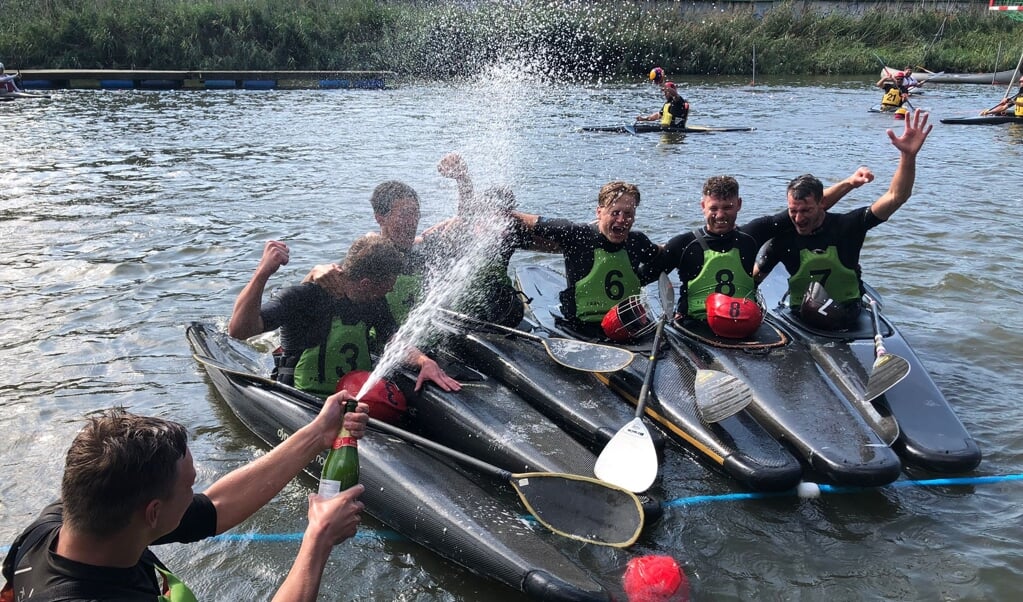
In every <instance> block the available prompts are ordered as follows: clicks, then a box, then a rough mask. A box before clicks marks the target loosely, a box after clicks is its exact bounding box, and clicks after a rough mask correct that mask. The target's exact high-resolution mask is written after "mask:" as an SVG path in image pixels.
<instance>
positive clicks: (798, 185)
mask: <svg viewBox="0 0 1023 602" xmlns="http://www.w3.org/2000/svg"><path fill="white" fill-rule="evenodd" d="M786 191H787V192H788V193H789V194H790V195H792V198H794V199H796V200H797V201H806V200H811V201H817V202H818V203H819V202H821V201H822V200H824V184H821V181H820V180H818V179H817V178H816V177H814V176H813V175H811V174H803V175H801V176H799V177H798V178H794V179H793V180H792V181H790V182H789V186H788V188H786Z"/></svg>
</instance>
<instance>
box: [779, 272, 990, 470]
mask: <svg viewBox="0 0 1023 602" xmlns="http://www.w3.org/2000/svg"><path fill="white" fill-rule="evenodd" d="M786 290H787V284H786V280H785V277H784V276H783V275H777V276H771V277H769V278H767V279H766V280H765V281H764V282H763V283H762V284H761V291H762V292H763V294H764V296H765V298H766V299H778V300H779V301H778V303H777V304H776V305H775V306H774V307H769V312H768V313H769V315H770V318H771V319H772V320H773V321H776V322H777V323H780V324H784V326H785V327H786V328H787V329H788V331H789V332H791V333H792V335H793V336H794V337H795V338H796V340H797V341H798V342H799V343H800V344H801V345H803V346H805V347H806V348H807V349H809V351H810V353H811V354H812V355H813V356H814V357H815V358H816V359H817V360H818V364H819V366H820V368H821V370H823V371H824V373H825V374H827V375H828V376H829V377H830V378H832V379H833V381H834V382H835V383H836V384H837V386H838V387H839V388H840V389H842V390H844V391H846V393H847V396H848V395H850V394H852V393H853V392H856V391H863V390H864V383H866V381H867V380H868V377H869V375H870V373H871V370H872V368H873V366H874V362H875V355H874V354H875V350H874V328H873V325H872V319H871V315H870V312H869V310H867V309H865V310H864V311H863V312H862V314H861V315H860V318H859V323H858V324H857V325H856V327H855V328H852V329H850V330H846V331H842V332H837V333H836V332H828V331H820V330H816V329H812V328H810V327H808V326H807V325H806V324H804V323H803V322H802V320H800V319H799V318H798V317H797V316H796V315H794V314H793V313H792V312H791V311H789V309H788V306H787V305H785V304H783V303H782V302H781V300H782V299H783V296H784V294H785V292H786ZM768 305H769V306H770V303H769V304H768ZM878 317H879V321H880V330H881V333H882V337H883V339H882V340H883V343H884V347H885V348H886V349H887V351H888V353H889V354H892V355H895V356H898V357H901V358H903V359H905V360H906V361H907V362H908V363H909V365H910V371H909V374H908V376H906V377H905V378H904V379H903V380H902V381H901V382H899V383H898V384H896V385H894V386H893V387H892V388H890V389H888V390H887V391H886V392H885V394H884V395H883V396H881V397H880V398H878V400H876V401H875V403H874V405H875V406H876V407H877V409H878V410H879V411H880V412H882V413H887V414H890V415H891V417H892V418H894V419H895V421H896V422H897V424H898V431H899V435H898V439H897V440H896V442H895V443H894V445H893V446H892V448H893V449H894V450H895V452H896V453H898V454H899V456H900V457H901V458H902V460H903V462H904V463H905V464H906V465H909V466H915V467H917V468H922V469H924V470H928V471H933V472H940V473H961V472H967V471H970V470H973V469H974V468H976V467H977V466H978V465H979V464H980V461H981V457H982V454H981V451H980V448H979V447H978V445H977V443H976V441H974V439H973V437H971V436H970V434H969V433H968V432H967V431H966V428H965V427H964V426H963V424H962V422H960V420H959V418H958V417H957V416H956V414H955V412H954V411H953V409H952V407H951V405H950V404H949V403H948V400H947V399H946V398H945V396H944V395H943V394H942V392H941V390H940V389H939V388H938V386H937V385H936V384H935V382H934V380H933V379H932V378H931V376H930V374H928V372H927V369H926V368H925V367H924V365H923V363H922V362H921V361H920V359H919V358H918V357H917V355H916V353H915V352H914V351H913V349H912V347H910V345H909V343H908V342H907V341H906V339H905V338H904V337H903V336H902V334H901V333H900V332H899V330H898V329H897V328H896V327H895V325H894V324H892V323H891V322H890V321H889V320H888V319H887V318H886V317H885V316H884V315H883V313H881V312H879V315H878Z"/></svg>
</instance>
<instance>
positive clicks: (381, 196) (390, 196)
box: [369, 180, 419, 215]
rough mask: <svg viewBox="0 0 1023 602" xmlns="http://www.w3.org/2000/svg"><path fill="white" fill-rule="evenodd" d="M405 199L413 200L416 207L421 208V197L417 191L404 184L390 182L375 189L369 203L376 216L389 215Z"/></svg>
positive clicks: (394, 181)
mask: <svg viewBox="0 0 1023 602" xmlns="http://www.w3.org/2000/svg"><path fill="white" fill-rule="evenodd" d="M403 199H412V200H413V201H415V202H416V207H419V195H418V194H416V191H415V189H413V188H412V187H411V186H409V185H408V184H406V183H404V182H399V181H398V180H388V181H386V182H383V183H381V184H379V185H377V187H376V188H374V189H373V195H372V196H371V197H369V203H370V205H372V206H373V214H374V215H387V214H388V213H390V212H391V207H393V206H394V204H395V203H396V202H398V201H400V200H403Z"/></svg>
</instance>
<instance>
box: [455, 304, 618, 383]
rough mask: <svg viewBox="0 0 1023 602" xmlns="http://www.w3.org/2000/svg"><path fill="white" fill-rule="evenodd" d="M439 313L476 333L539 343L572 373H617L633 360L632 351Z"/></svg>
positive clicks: (464, 316) (456, 313)
mask: <svg viewBox="0 0 1023 602" xmlns="http://www.w3.org/2000/svg"><path fill="white" fill-rule="evenodd" d="M440 311H441V313H442V314H443V315H444V316H447V317H448V318H451V321H453V322H455V323H456V324H457V325H468V326H471V327H473V328H475V329H478V330H496V331H497V332H500V333H503V334H506V335H510V336H516V337H519V338H522V339H527V340H530V341H535V342H538V343H541V344H543V346H544V349H546V350H547V355H549V356H551V359H553V360H554V361H556V362H558V363H559V364H561V365H562V366H565V367H566V368H571V369H573V370H581V371H583V372H616V371H618V370H621V369H622V368H624V367H626V366H628V365H629V364H630V363H632V358H633V357H635V356H634V354H633V353H632V352H631V351H629V350H628V349H622V348H620V347H612V346H611V345H601V344H599V343H590V342H588V341H576V340H573V339H560V338H554V337H542V336H539V335H535V334H533V333H531V332H525V331H523V330H518V329H515V328H510V327H508V326H502V325H500V324H494V323H492V322H484V321H483V320H479V319H476V318H473V317H472V316H467V315H464V314H460V313H458V312H454V311H451V310H449V309H441V310H440Z"/></svg>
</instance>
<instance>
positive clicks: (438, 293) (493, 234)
mask: <svg viewBox="0 0 1023 602" xmlns="http://www.w3.org/2000/svg"><path fill="white" fill-rule="evenodd" d="M508 219H509V218H507V217H505V216H503V215H499V214H497V213H495V212H493V211H487V212H485V215H484V214H480V215H470V216H468V219H467V220H466V224H465V228H466V231H465V232H464V234H465V236H462V237H459V240H457V241H456V242H455V244H453V245H452V246H451V248H448V249H445V250H446V251H447V252H448V256H450V257H453V258H454V259H453V260H452V261H451V262H450V263H449V264H446V265H445V266H444V267H445V269H444V270H443V271H441V270H437V271H434V272H432V273H431V274H430V277H429V278H428V286H427V287H426V289H427V290H426V294H425V295H424V298H423V300H422V301H421V302H420V303H419V304H418V305H416V306H415V307H414V308H413V309H412V311H411V312H409V315H408V318H407V319H406V320H405V323H404V324H402V325H401V327H400V328H398V332H396V333H395V334H394V336H393V337H391V339H390V340H389V341H388V342H387V345H386V346H385V347H384V352H383V354H382V355H381V357H380V360H379V361H378V362H377V364H376V366H375V367H374V368H373V373H372V374H371V375H370V377H369V379H368V380H367V381H366V384H365V385H363V387H362V390H360V391H359V395H358V398H360V399H361V398H362V396H363V395H365V394H366V392H367V391H369V390H370V389H371V388H372V387H373V385H374V384H376V383H377V382H378V381H379V380H380V379H382V378H384V377H385V376H387V375H388V374H389V373H390V372H391V370H392V369H394V367H395V366H397V365H399V364H401V363H402V361H403V360H404V358H405V356H406V354H407V353H408V349H409V347H417V346H419V345H420V344H421V343H422V342H423V341H425V340H427V338H428V337H429V336H430V334H431V333H432V331H433V322H434V317H435V316H436V315H437V313H438V312H439V310H440V308H442V307H448V306H451V305H452V304H454V303H456V302H457V301H459V300H460V299H462V298H463V297H464V296H465V294H466V292H467V291H466V288H467V287H468V286H469V284H470V283H471V282H472V281H473V276H474V275H475V274H476V273H477V272H478V271H479V270H480V268H481V267H483V266H485V265H486V264H487V263H489V262H490V261H492V260H493V258H494V257H495V256H497V255H498V254H499V253H500V249H501V242H502V240H503V237H504V233H505V230H506V229H507V227H508Z"/></svg>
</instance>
